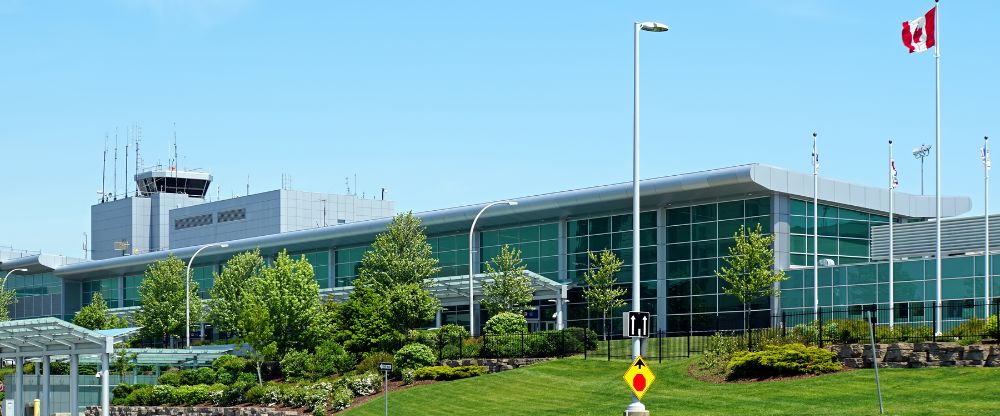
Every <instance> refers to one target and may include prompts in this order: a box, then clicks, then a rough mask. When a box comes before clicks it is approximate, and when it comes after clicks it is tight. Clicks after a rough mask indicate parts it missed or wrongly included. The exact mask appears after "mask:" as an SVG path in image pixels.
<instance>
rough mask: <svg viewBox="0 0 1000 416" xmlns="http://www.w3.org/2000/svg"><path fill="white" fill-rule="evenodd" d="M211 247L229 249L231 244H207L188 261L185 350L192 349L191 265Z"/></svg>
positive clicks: (185, 292)
mask: <svg viewBox="0 0 1000 416" xmlns="http://www.w3.org/2000/svg"><path fill="white" fill-rule="evenodd" d="M209 247H221V248H226V247H229V244H225V243H223V244H206V245H204V246H201V248H199V249H198V250H195V252H194V254H193V255H192V256H191V259H190V260H188V266H187V274H186V276H187V278H186V279H184V324H185V326H184V348H186V349H191V265H192V264H194V258H195V257H197V256H198V253H201V251H202V250H204V249H206V248H209Z"/></svg>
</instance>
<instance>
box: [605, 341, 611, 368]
mask: <svg viewBox="0 0 1000 416" xmlns="http://www.w3.org/2000/svg"><path fill="white" fill-rule="evenodd" d="M604 340H605V341H607V342H608V361H611V338H608V334H604Z"/></svg>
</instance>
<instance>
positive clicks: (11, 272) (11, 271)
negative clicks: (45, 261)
mask: <svg viewBox="0 0 1000 416" xmlns="http://www.w3.org/2000/svg"><path fill="white" fill-rule="evenodd" d="M26 271H28V269H10V271H9V272H7V275H6V276H4V277H3V282H2V283H3V286H6V285H7V278H8V277H10V275H12V274H14V272H21V273H24V272H26ZM0 289H2V287H0Z"/></svg>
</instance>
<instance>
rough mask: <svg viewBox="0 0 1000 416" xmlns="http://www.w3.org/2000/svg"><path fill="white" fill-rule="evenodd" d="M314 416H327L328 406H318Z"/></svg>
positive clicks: (314, 410)
mask: <svg viewBox="0 0 1000 416" xmlns="http://www.w3.org/2000/svg"><path fill="white" fill-rule="evenodd" d="M312 414H313V416H326V406H316V408H314V409H313V413H312Z"/></svg>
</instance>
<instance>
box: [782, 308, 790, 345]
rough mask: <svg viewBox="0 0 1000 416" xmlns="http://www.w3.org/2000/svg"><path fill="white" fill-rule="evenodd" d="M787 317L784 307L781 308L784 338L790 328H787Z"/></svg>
mask: <svg viewBox="0 0 1000 416" xmlns="http://www.w3.org/2000/svg"><path fill="white" fill-rule="evenodd" d="M786 319H787V315H786V312H785V310H784V309H782V310H781V338H782V339H784V338H787V337H788V329H787V328H788V324H787V323H785V320H786Z"/></svg>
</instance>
